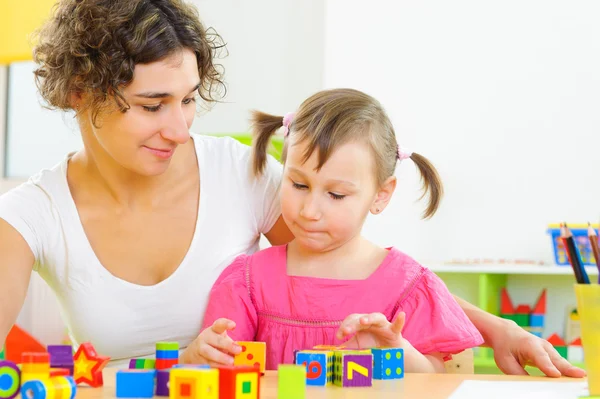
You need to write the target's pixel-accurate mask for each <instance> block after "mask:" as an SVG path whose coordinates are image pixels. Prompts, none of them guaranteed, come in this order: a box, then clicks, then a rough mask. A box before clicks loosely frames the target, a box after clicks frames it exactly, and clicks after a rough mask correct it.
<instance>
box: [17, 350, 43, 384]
mask: <svg viewBox="0 0 600 399" xmlns="http://www.w3.org/2000/svg"><path fill="white" fill-rule="evenodd" d="M48 377H50V354H49V353H48V352H23V353H22V354H21V383H24V382H26V381H31V380H42V379H45V378H48Z"/></svg>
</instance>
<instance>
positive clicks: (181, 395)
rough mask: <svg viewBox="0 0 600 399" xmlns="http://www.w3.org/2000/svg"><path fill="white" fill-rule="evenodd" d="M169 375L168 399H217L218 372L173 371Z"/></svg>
mask: <svg viewBox="0 0 600 399" xmlns="http://www.w3.org/2000/svg"><path fill="white" fill-rule="evenodd" d="M170 374H171V375H170V378H169V398H170V399H199V398H202V399H219V370H217V369H173V370H171V373H170Z"/></svg>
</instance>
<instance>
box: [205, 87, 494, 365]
mask: <svg viewBox="0 0 600 399" xmlns="http://www.w3.org/2000/svg"><path fill="white" fill-rule="evenodd" d="M281 127H283V133H284V137H285V144H284V150H283V157H282V158H283V161H284V173H283V180H282V183H281V191H280V195H281V204H282V215H283V218H284V219H285V222H286V223H287V225H288V226H289V228H290V230H291V231H292V233H293V234H294V236H295V239H294V240H293V241H292V242H290V243H289V244H288V245H285V246H276V247H271V248H268V249H265V250H262V251H260V252H257V253H255V254H253V255H241V256H239V257H238V258H236V259H235V260H234V261H233V263H232V264H231V265H230V266H229V267H228V268H227V269H226V270H225V271H224V272H223V273H222V274H221V276H220V277H219V279H218V280H217V282H216V283H215V285H214V287H213V289H212V291H211V293H210V299H209V303H208V308H207V311H206V315H205V318H204V323H203V332H202V333H201V334H200V337H201V338H200V339H198V340H196V341H195V343H194V345H196V348H194V351H195V352H196V354H197V355H198V357H199V358H200V359H202V360H203V361H204V362H206V363H209V364H231V363H233V355H235V354H238V353H240V351H241V348H240V347H239V345H237V344H236V343H235V341H262V342H266V344H267V359H266V368H267V369H276V368H277V365H278V364H280V363H293V357H294V351H295V350H297V349H310V348H312V347H314V346H315V345H340V344H344V345H346V347H353V348H372V347H402V348H404V352H405V365H406V371H407V372H443V371H444V360H446V359H448V358H449V355H451V354H454V353H458V352H461V351H463V350H464V349H467V348H471V347H474V346H478V345H481V344H482V343H483V339H482V337H481V335H480V334H479V332H478V331H477V330H476V329H475V327H474V326H473V325H472V324H471V322H470V321H469V319H468V318H467V317H466V315H465V314H464V313H463V311H462V309H461V308H460V307H459V305H458V304H457V303H456V302H455V300H454V298H453V297H452V295H451V294H450V292H449V291H448V289H447V288H446V286H445V285H444V283H443V282H442V281H441V280H440V279H439V278H438V277H437V276H436V275H435V274H433V273H432V272H431V271H429V270H428V269H426V268H424V267H423V266H421V265H420V264H418V263H417V262H416V261H415V260H413V259H411V258H410V257H409V256H407V255H405V254H404V253H402V252H400V251H399V250H398V249H396V248H381V247H379V246H377V245H375V244H373V243H371V242H369V241H368V240H366V239H365V238H364V237H362V236H361V229H362V226H363V223H364V222H365V219H366V217H367V214H368V213H369V212H370V213H372V214H379V213H381V212H382V211H383V210H384V209H385V207H386V206H387V204H388V203H389V201H390V199H391V197H392V194H393V193H394V190H395V188H396V182H397V181H396V177H395V176H394V170H395V168H396V164H397V163H398V162H399V161H401V160H403V159H411V160H412V161H413V162H414V163H415V165H416V166H417V168H418V169H419V171H420V174H421V177H422V180H423V187H424V194H428V199H429V202H428V205H427V208H426V209H425V212H424V217H425V218H429V217H431V216H432V215H433V214H434V213H435V211H436V210H437V208H438V205H439V202H440V199H441V196H442V184H441V182H440V179H439V176H438V174H437V172H436V170H435V168H434V167H433V166H432V165H431V164H430V163H429V161H428V160H427V159H426V158H424V157H423V156H421V155H419V154H416V153H410V152H407V151H405V150H402V149H401V148H400V147H399V146H398V144H397V142H396V135H395V133H394V129H393V127H392V124H391V123H390V120H389V118H388V116H387V115H386V113H385V111H384V110H383V108H382V106H381V105H380V104H379V103H378V102H377V101H376V100H375V99H373V98H372V97H370V96H368V95H366V94H364V93H362V92H359V91H356V90H350V89H337V90H326V91H322V92H319V93H317V94H315V95H313V96H312V97H310V98H308V99H307V100H306V101H305V102H304V103H303V104H302V105H301V106H300V108H299V109H298V111H297V113H295V114H288V115H286V117H281V116H272V115H267V114H264V113H259V112H255V113H254V114H253V129H254V134H255V140H254V143H253V147H254V148H253V150H254V152H253V157H254V159H253V167H254V174H255V175H260V174H261V173H262V171H263V169H264V167H265V162H266V150H267V145H268V143H269V140H270V138H271V136H272V135H273V134H274V133H275V132H276V131H277V130H278V129H279V128H281ZM240 203H241V205H240V206H243V198H240Z"/></svg>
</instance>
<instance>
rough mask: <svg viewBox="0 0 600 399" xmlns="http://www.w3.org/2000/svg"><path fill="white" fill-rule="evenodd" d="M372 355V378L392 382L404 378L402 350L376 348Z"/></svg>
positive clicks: (372, 350)
mask: <svg viewBox="0 0 600 399" xmlns="http://www.w3.org/2000/svg"><path fill="white" fill-rule="evenodd" d="M371 353H372V354H373V378H374V379H376V380H394V379H399V378H404V349H402V348H385V349H384V348H376V349H371Z"/></svg>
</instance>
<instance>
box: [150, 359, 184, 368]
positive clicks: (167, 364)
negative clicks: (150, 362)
mask: <svg viewBox="0 0 600 399" xmlns="http://www.w3.org/2000/svg"><path fill="white" fill-rule="evenodd" d="M176 364H179V359H156V362H155V367H156V369H157V370H164V369H170V368H171V367H173V366H175V365H176Z"/></svg>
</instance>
